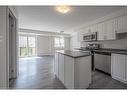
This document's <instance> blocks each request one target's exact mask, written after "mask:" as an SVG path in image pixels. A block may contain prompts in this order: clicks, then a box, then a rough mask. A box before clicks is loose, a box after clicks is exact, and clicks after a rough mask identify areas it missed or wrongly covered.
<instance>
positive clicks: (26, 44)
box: [19, 35, 36, 57]
mask: <svg viewBox="0 0 127 95" xmlns="http://www.w3.org/2000/svg"><path fill="white" fill-rule="evenodd" d="M35 44H36V38H35V36H27V35H26V36H19V56H20V57H27V56H35V55H36V45H35Z"/></svg>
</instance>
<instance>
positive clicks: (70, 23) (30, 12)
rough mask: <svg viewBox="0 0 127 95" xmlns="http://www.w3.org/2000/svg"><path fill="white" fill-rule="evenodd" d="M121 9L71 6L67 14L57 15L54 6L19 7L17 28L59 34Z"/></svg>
mask: <svg viewBox="0 0 127 95" xmlns="http://www.w3.org/2000/svg"><path fill="white" fill-rule="evenodd" d="M122 8H123V7H116V6H115V7H111V6H98V7H97V6H94V7H93V6H73V7H71V9H72V10H71V11H70V12H69V13H67V14H60V13H58V12H57V11H56V10H55V8H54V6H20V7H18V12H19V27H20V28H25V29H33V30H41V31H50V32H59V31H66V30H68V29H71V28H73V27H76V26H79V25H82V24H84V23H86V22H89V21H92V20H95V19H97V18H100V17H103V16H105V15H108V14H110V13H112V12H115V11H118V10H120V9H122Z"/></svg>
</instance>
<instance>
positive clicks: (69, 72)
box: [65, 56, 74, 89]
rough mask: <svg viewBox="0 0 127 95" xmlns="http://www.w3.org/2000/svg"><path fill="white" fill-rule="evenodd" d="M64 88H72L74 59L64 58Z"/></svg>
mask: <svg viewBox="0 0 127 95" xmlns="http://www.w3.org/2000/svg"><path fill="white" fill-rule="evenodd" d="M65 86H66V88H70V89H73V88H74V58H72V57H68V56H65Z"/></svg>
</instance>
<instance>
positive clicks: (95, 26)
mask: <svg viewBox="0 0 127 95" xmlns="http://www.w3.org/2000/svg"><path fill="white" fill-rule="evenodd" d="M90 31H91V33H93V32H97V31H98V25H97V24H95V25H91V26H90Z"/></svg>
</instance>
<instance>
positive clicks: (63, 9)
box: [56, 5, 71, 14]
mask: <svg viewBox="0 0 127 95" xmlns="http://www.w3.org/2000/svg"><path fill="white" fill-rule="evenodd" d="M70 9H71V8H70V7H69V6H67V5H60V6H56V10H57V11H58V12H60V13H62V14H65V13H68V12H69V11H70Z"/></svg>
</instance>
